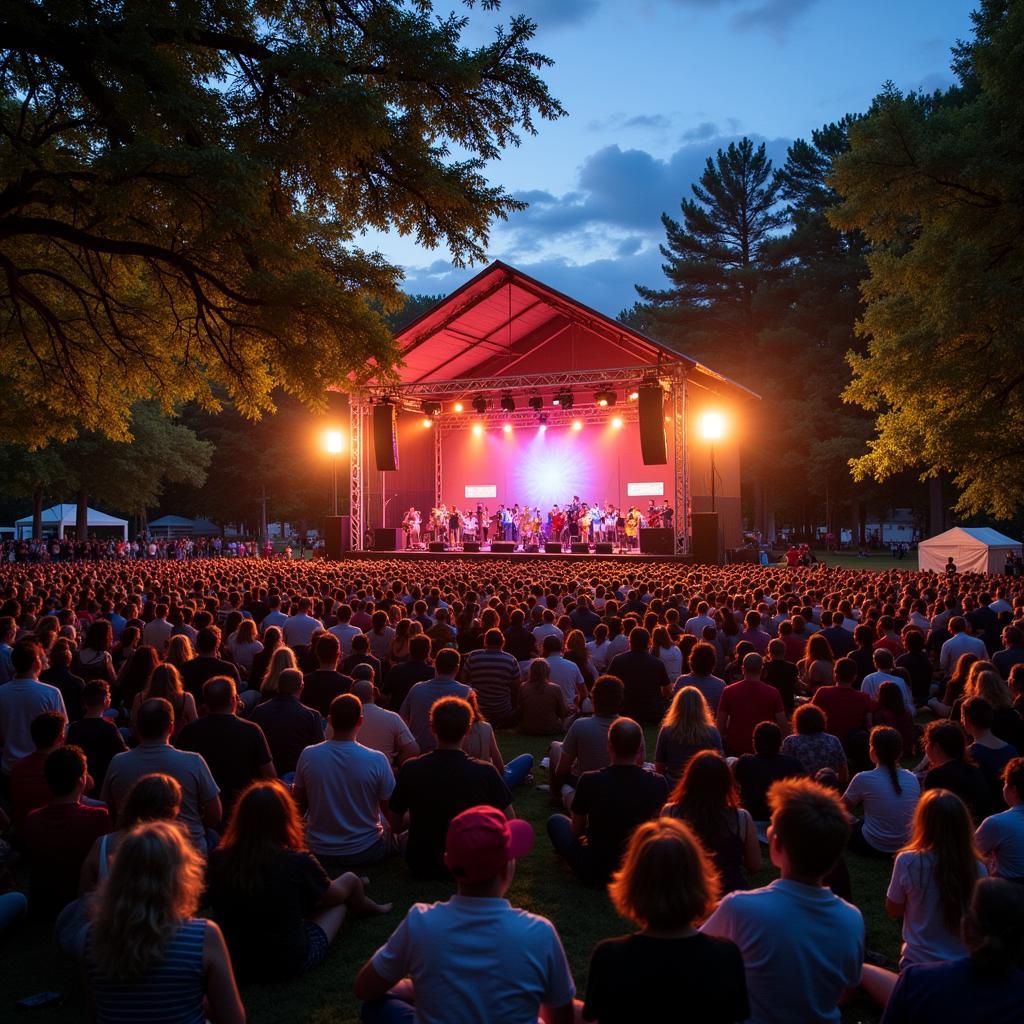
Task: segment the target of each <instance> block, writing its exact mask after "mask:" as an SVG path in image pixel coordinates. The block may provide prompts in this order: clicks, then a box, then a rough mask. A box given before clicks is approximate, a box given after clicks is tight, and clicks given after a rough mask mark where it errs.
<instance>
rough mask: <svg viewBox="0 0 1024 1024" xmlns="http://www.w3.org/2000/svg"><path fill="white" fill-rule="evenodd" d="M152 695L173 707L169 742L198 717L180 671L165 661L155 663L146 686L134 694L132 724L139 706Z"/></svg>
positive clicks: (193, 700) (193, 699)
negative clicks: (172, 727)
mask: <svg viewBox="0 0 1024 1024" xmlns="http://www.w3.org/2000/svg"><path fill="white" fill-rule="evenodd" d="M152 697H163V698H164V700H166V701H168V702H169V703H170V705H171V707H172V708H173V709H174V732H172V733H171V742H172V743H173V742H174V741H175V740H176V739H177V738H178V733H180V732H181V730H182V729H184V728H185V726H186V725H188V724H189V722H194V721H195V720H196V718H198V717H199V715H198V712H197V711H196V702H195V698H194V697H193V696H192V694H191V693H187V692H186V691H185V688H184V686H182V683H181V673H180V672H179V671H178V670H177V669H176V668H175V667H174V666H173V665H170V664H167V663H166V662H165V663H164V664H163V665H157V667H156V668H155V669H153V671H152V673H151V674H150V677H149V679H148V680H147V681H146V686H145V688H144V689H143V691H142V692H141V693H137V694H136V695H135V700H134V701H133V702H132V725H133V726H134V724H135V719H136V718H137V717H138V714H139V708H141V707H142V705H143V704H145V702H146V701H147V700H150V699H151V698H152Z"/></svg>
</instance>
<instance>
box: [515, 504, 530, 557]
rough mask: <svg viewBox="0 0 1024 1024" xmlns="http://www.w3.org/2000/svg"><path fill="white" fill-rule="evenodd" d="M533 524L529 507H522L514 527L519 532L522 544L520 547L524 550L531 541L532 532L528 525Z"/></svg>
mask: <svg viewBox="0 0 1024 1024" xmlns="http://www.w3.org/2000/svg"><path fill="white" fill-rule="evenodd" d="M532 522H533V513H532V512H531V511H530V506H529V505H524V506H523V509H522V511H521V512H520V513H519V517H518V521H517V523H516V526H517V528H518V530H519V539H520V541H521V542H522V546H523V548H524V550H525V548H526V545H527V544H529V543H530V541H531V539H532V531H531V529H530V524H531V523H532Z"/></svg>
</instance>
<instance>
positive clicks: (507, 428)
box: [501, 423, 512, 434]
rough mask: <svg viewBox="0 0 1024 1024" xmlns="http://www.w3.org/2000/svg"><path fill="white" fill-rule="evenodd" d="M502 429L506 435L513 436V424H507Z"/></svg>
mask: <svg viewBox="0 0 1024 1024" xmlns="http://www.w3.org/2000/svg"><path fill="white" fill-rule="evenodd" d="M501 429H502V430H503V431H504V432H505V433H506V434H511V433H512V424H511V423H505V424H503V425H502V428H501Z"/></svg>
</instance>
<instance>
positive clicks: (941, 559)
mask: <svg viewBox="0 0 1024 1024" xmlns="http://www.w3.org/2000/svg"><path fill="white" fill-rule="evenodd" d="M1011 553H1012V554H1014V555H1018V556H1019V555H1020V553H1021V546H1020V541H1017V540H1011V539H1010V538H1009V537H1006V536H1004V535H1003V534H1001V533H1000V532H999V531H998V530H993V529H991V528H989V527H987V526H954V527H953V529H952V530H946V532H945V533H940V534H939V535H938V536H936V537H929V538H928V539H927V540H923V541H921V543H920V544H919V545H918V547H917V561H918V565H919V567H920V568H921V569H922V570H923V571H925V572H928V571H931V572H939V573H941V572H945V571H946V559H948V558H950V557H952V559H953V564H954V565H955V566H956V567H957V571H958V572H1002V571H1003V570H1004V569H1005V568H1006V556H1007V555H1009V554H1011Z"/></svg>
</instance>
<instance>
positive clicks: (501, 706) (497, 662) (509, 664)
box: [462, 647, 522, 718]
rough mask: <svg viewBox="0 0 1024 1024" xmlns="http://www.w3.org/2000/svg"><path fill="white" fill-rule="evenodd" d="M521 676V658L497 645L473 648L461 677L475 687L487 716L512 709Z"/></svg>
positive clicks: (497, 716) (491, 716) (494, 715)
mask: <svg viewBox="0 0 1024 1024" xmlns="http://www.w3.org/2000/svg"><path fill="white" fill-rule="evenodd" d="M521 678H522V677H521V673H520V670H519V662H518V661H516V659H515V658H513V657H512V655H511V654H506V653H505V652H504V651H501V650H498V649H496V648H490V649H488V648H486V647H485V648H484V649H483V650H480V651H473V652H472V653H471V654H469V656H468V657H467V658H466V660H465V662H464V663H463V666H462V681H463V682H464V683H465V684H466V685H467V686H471V687H472V688H473V689H474V690H476V695H477V700H478V701H479V702H480V710H481V711H482V712H483V714H484V717H485V718H499V717H501V716H503V715H507V714H508V713H509V712H510V711H511V710H512V709H513V707H514V706H515V703H516V695H517V694H518V691H519V683H520V679H521Z"/></svg>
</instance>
